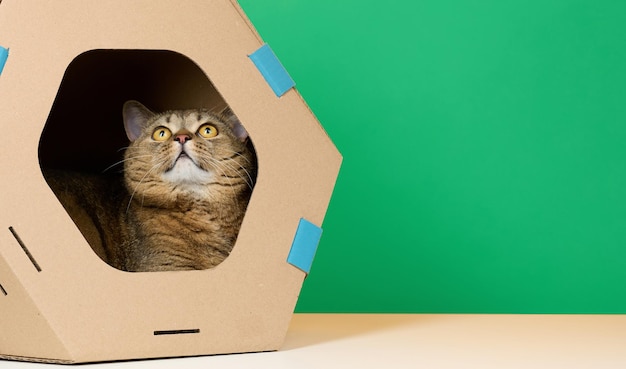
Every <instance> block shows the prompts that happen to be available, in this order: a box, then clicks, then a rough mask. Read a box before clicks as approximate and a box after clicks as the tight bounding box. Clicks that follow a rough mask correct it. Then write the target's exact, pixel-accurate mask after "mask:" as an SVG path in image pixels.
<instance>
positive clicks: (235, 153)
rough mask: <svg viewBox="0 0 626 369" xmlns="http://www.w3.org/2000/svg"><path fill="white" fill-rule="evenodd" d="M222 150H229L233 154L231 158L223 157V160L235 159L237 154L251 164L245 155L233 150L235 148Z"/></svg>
mask: <svg viewBox="0 0 626 369" xmlns="http://www.w3.org/2000/svg"><path fill="white" fill-rule="evenodd" d="M223 150H224V151H228V152H230V153H232V154H233V157H231V158H227V159H225V160H235V159H234V158H235V157H237V156H238V157H240V158H242V159H243V160H245V161H246V162H247V163H248V164H252V162H250V159H248V158H247V157H245V156H244V155H243V154H242V153H241V152H239V151H235V150H228V149H223Z"/></svg>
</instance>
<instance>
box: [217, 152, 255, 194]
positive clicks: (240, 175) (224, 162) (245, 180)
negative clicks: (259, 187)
mask: <svg viewBox="0 0 626 369" xmlns="http://www.w3.org/2000/svg"><path fill="white" fill-rule="evenodd" d="M214 160H216V161H217V159H214ZM219 162H220V164H222V165H224V166H226V167H228V168H229V169H230V170H232V171H233V172H235V173H237V175H238V176H239V177H240V178H241V179H243V180H244V182H246V184H247V185H248V187H250V189H252V188H253V187H254V180H253V179H252V176H251V175H250V172H248V171H247V170H246V168H244V167H243V166H242V165H241V164H239V163H237V164H238V165H239V168H241V170H243V171H244V172H245V173H246V175H247V177H248V179H246V178H244V176H243V175H242V174H241V172H240V171H239V169H237V168H235V167H233V166H231V165H230V164H228V163H227V162H226V160H220V161H219ZM248 180H249V182H248Z"/></svg>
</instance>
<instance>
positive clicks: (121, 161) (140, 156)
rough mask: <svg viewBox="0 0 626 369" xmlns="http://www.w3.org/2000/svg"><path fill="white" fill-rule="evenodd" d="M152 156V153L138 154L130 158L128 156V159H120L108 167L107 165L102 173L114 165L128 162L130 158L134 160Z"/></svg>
mask: <svg viewBox="0 0 626 369" xmlns="http://www.w3.org/2000/svg"><path fill="white" fill-rule="evenodd" d="M151 156H152V155H137V156H133V157H130V158H126V159H123V160H120V161H118V162H116V163H113V164H111V165H109V166H108V167H106V168H105V169H104V170H102V173H105V172H106V171H107V170H109V169H111V168H113V167H115V166H117V165H120V164H123V163H125V162H127V161H129V160H134V159H137V158H142V157H151Z"/></svg>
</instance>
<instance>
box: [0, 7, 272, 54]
mask: <svg viewBox="0 0 626 369" xmlns="http://www.w3.org/2000/svg"><path fill="white" fill-rule="evenodd" d="M0 2H2V0H0ZM230 3H231V4H232V6H233V8H235V11H237V13H239V16H240V17H241V19H243V21H244V22H245V23H246V25H247V26H248V28H249V29H250V31H251V32H252V33H253V34H254V37H256V38H257V40H259V42H260V43H261V44H263V43H264V42H263V38H261V35H260V34H259V32H257V30H256V28H254V25H253V24H252V21H250V18H248V15H247V14H246V12H244V11H243V8H242V7H241V5H239V2H238V1H237V0H230Z"/></svg>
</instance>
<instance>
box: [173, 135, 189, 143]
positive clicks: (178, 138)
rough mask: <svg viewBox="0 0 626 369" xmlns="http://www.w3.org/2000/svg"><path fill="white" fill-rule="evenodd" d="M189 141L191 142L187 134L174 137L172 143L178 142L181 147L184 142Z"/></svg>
mask: <svg viewBox="0 0 626 369" xmlns="http://www.w3.org/2000/svg"><path fill="white" fill-rule="evenodd" d="M189 140H191V136H190V135H188V134H182V135H176V137H174V141H178V142H180V144H181V145H184V144H185V142H187V141H189Z"/></svg>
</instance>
